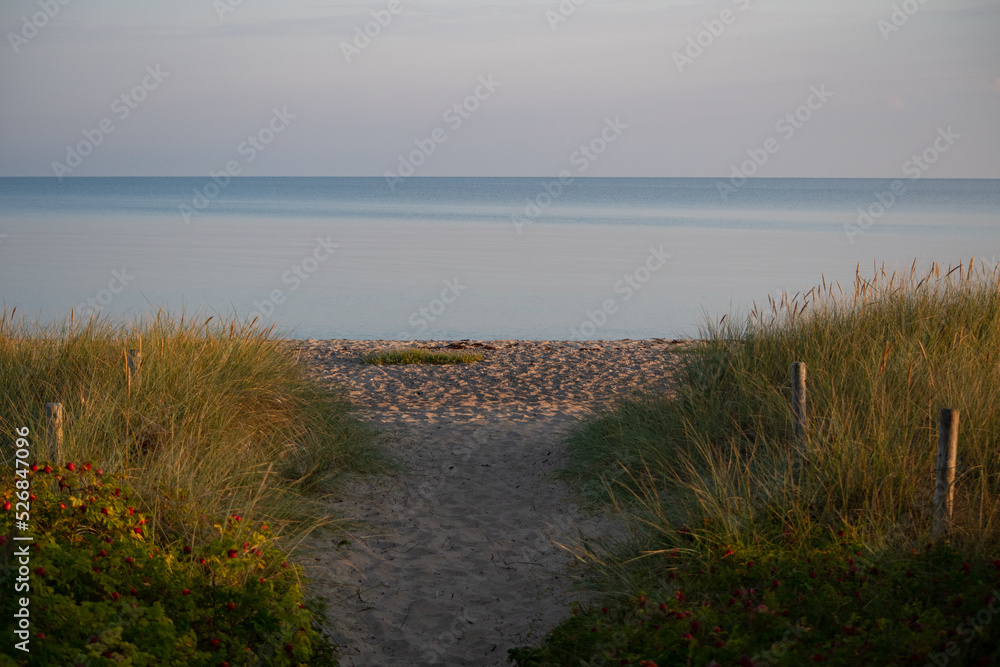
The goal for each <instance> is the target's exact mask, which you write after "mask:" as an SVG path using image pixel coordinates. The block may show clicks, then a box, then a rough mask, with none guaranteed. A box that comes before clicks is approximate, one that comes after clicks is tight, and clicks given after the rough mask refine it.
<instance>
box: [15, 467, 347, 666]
mask: <svg viewBox="0 0 1000 667" xmlns="http://www.w3.org/2000/svg"><path fill="white" fill-rule="evenodd" d="M72 467H73V468H75V470H73V471H71V470H69V469H68V468H69V464H67V465H66V466H59V467H56V466H54V465H51V464H50V465H46V464H45V463H44V462H41V463H37V464H35V465H33V466H31V468H28V467H27V466H26V465H24V464H23V462H22V464H21V465H19V466H18V467H16V468H14V469H9V468H7V469H4V470H2V471H0V590H3V591H4V594H3V595H2V596H0V635H3V636H4V637H6V638H7V640H6V641H5V644H4V645H3V647H2V648H0V651H2V652H3V653H7V654H9V655H10V656H13V658H14V659H15V663H14V664H18V665H28V664H30V665H72V664H86V665H105V664H106V665H111V664H124V665H219V664H226V663H228V664H231V665H243V664H267V665H300V664H311V665H321V664H327V665H336V664H337V663H336V660H335V659H334V657H333V647H332V646H331V645H330V644H329V642H328V640H327V639H326V638H325V637H324V636H323V635H322V634H321V632H320V631H319V630H318V629H317V628H318V624H317V622H316V621H317V618H318V617H320V616H321V613H322V610H321V609H320V608H318V607H315V606H314V607H313V608H312V609H310V608H309V607H307V605H305V604H304V601H303V596H302V590H301V588H300V585H301V580H300V577H301V572H300V570H299V568H298V567H292V566H289V565H288V563H287V562H286V561H285V556H284V552H283V551H282V549H281V548H280V547H279V545H278V543H277V538H276V536H275V535H274V534H273V533H272V532H271V530H270V529H269V528H268V527H267V526H266V525H260V524H258V525H256V526H250V525H248V524H249V522H248V521H246V520H245V519H244V518H243V517H242V516H240V515H238V514H237V515H231V516H229V517H227V518H226V519H225V521H224V522H223V521H219V522H214V523H213V522H212V521H210V520H209V518H208V517H205V518H204V519H203V520H200V521H199V523H198V526H197V529H196V530H195V531H193V532H190V531H189V535H192V536H193V538H194V539H192V540H190V541H188V540H182V541H177V542H174V543H172V544H169V545H163V546H157V543H156V540H155V539H154V536H155V535H157V534H158V532H159V531H156V530H155V529H154V528H155V527H154V526H153V525H152V522H151V521H149V520H147V518H146V517H145V516H144V515H143V514H142V513H141V512H139V511H136V508H135V507H134V506H133V503H134V502H135V497H134V492H133V491H132V490H131V489H130V488H129V486H128V485H127V484H126V480H125V479H123V478H121V477H117V476H114V475H106V474H104V473H103V471H100V470H98V469H96V468H95V467H93V466H92V465H90V464H89V463H88V464H79V465H73V466H72ZM29 484H30V487H29V488H26V489H20V488H19V487H25V486H27V485H29ZM19 491H26V492H27V493H29V494H30V496H29V497H28V500H27V501H21V502H26V504H27V505H28V507H29V509H28V511H29V512H30V519H29V525H30V533H29V534H31V535H33V536H35V538H36V542H35V543H34V544H33V545H32V547H31V548H30V549H29V553H30V556H29V557H30V566H29V569H30V572H31V574H30V578H29V583H30V590H29V591H26V592H25V591H22V592H18V593H15V594H11V592H12V591H14V590H15V584H16V583H17V577H18V568H19V567H20V561H19V559H20V558H23V557H22V556H20V555H18V556H15V548H20V547H22V546H23V545H24V544H25V543H20V542H15V541H14V539H13V538H14V536H16V535H18V534H19V532H18V531H16V530H15V513H16V512H20V511H23V510H24V506H18V504H17V503H18V502H19V498H18V497H17V495H16V494H17V493H18V492H19ZM7 502H10V503H11V506H10V507H9V508H7V509H3V508H6V507H7V505H6V503H7ZM21 596H25V597H27V598H29V599H30V606H29V609H30V613H31V638H30V650H31V652H30V654H25V653H21V652H20V651H17V650H15V649H14V648H13V644H14V641H12V640H11V637H13V636H14V635H13V631H14V629H15V627H14V626H13V622H14V621H15V619H14V612H15V609H16V608H19V603H18V599H19V598H20V597H21ZM16 605H17V606H16ZM0 664H4V663H3V661H2V660H0ZM7 664H11V663H10V661H9V660H8V661H7Z"/></svg>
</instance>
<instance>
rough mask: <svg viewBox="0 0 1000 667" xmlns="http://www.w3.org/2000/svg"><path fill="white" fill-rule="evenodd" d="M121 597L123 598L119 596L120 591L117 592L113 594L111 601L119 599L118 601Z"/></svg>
mask: <svg viewBox="0 0 1000 667" xmlns="http://www.w3.org/2000/svg"><path fill="white" fill-rule="evenodd" d="M120 597H121V596H120V595H118V591H115V592H114V593H112V594H111V599H112V600H117V599H118V598H120Z"/></svg>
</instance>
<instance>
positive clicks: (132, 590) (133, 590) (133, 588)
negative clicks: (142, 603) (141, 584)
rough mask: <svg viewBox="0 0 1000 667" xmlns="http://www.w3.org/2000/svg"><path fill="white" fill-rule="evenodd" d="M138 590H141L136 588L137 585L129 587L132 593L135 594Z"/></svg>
mask: <svg viewBox="0 0 1000 667" xmlns="http://www.w3.org/2000/svg"><path fill="white" fill-rule="evenodd" d="M138 592H139V589H138V588H136V587H135V586H133V587H132V588H130V589H129V593H131V594H132V595H135V594H137V593H138Z"/></svg>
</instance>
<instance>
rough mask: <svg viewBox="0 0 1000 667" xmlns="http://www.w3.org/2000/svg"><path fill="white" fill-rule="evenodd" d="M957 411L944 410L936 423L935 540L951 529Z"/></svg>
mask: <svg viewBox="0 0 1000 667" xmlns="http://www.w3.org/2000/svg"><path fill="white" fill-rule="evenodd" d="M958 414H959V413H958V410H952V409H951V408H944V409H943V410H941V419H940V421H939V422H938V453H937V470H936V478H935V483H934V525H933V528H932V535H933V538H934V539H935V540H937V539H938V538H939V537H941V536H942V535H945V534H947V533H948V531H949V530H950V529H951V513H952V508H953V500H954V491H955V464H956V461H957V460H958Z"/></svg>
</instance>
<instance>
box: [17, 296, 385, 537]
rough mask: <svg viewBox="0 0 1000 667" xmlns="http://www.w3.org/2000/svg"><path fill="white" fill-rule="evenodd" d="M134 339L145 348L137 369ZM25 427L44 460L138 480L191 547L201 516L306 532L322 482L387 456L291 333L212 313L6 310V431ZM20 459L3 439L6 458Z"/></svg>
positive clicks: (159, 516) (380, 463) (318, 516)
mask: <svg viewBox="0 0 1000 667" xmlns="http://www.w3.org/2000/svg"><path fill="white" fill-rule="evenodd" d="M129 349H138V350H140V351H141V358H142V365H141V369H140V371H139V373H138V375H137V376H136V377H135V378H134V379H130V377H129V374H128V372H127V369H126V354H127V350H129ZM54 402H58V403H61V404H62V405H63V411H64V420H65V424H64V447H63V452H61V454H58V455H57V453H56V452H53V451H48V450H47V449H46V445H45V442H44V438H43V437H42V435H43V429H44V419H43V411H44V405H45V404H46V403H54ZM21 426H28V427H30V429H31V433H32V436H33V438H34V439H33V442H34V445H33V447H35V448H36V455H37V456H38V458H49V459H51V460H53V461H55V460H56V459H57V458H61V459H62V461H61V462H65V461H77V462H83V461H92V462H93V463H94V465H95V466H100V467H102V468H103V469H104V470H105V471H107V472H115V473H121V474H124V475H126V476H128V477H129V478H130V479H131V480H132V484H133V487H134V489H135V491H136V493H137V494H138V495H139V496H140V498H139V504H140V505H141V507H142V510H143V511H144V512H146V513H147V514H149V515H151V516H153V517H154V518H155V521H154V525H156V526H157V527H158V528H159V529H160V530H161V531H162V534H161V535H160V536H159V537H160V538H162V539H168V540H169V539H185V540H187V541H188V543H190V540H192V539H194V538H195V537H196V536H194V535H191V534H190V533H191V531H192V530H193V528H192V527H193V526H196V525H198V524H199V518H200V516H201V515H209V516H220V517H221V516H228V515H231V514H233V513H235V512H238V513H240V514H241V515H242V516H245V517H247V518H252V519H259V520H261V521H267V523H269V524H270V525H271V526H272V528H273V529H274V530H275V531H276V532H277V533H279V534H281V533H285V534H287V535H289V536H293V535H298V536H301V535H302V534H304V533H305V532H307V531H308V530H310V529H312V528H314V527H315V526H316V525H318V524H319V523H321V522H322V521H323V520H324V519H323V518H322V516H323V513H322V512H320V511H319V509H318V505H317V504H315V503H312V502H310V498H312V497H313V496H312V494H311V492H314V491H317V490H322V489H323V488H325V487H327V486H329V485H330V484H331V483H332V482H334V481H335V480H336V478H337V476H338V475H340V474H341V473H344V472H348V471H350V472H362V473H363V472H376V471H379V470H380V469H382V468H383V467H384V466H385V465H386V464H387V459H386V457H384V456H383V455H382V454H380V453H379V451H378V450H377V449H376V448H375V447H374V446H373V444H372V443H373V436H374V433H373V432H372V430H371V429H370V428H368V427H367V426H365V425H363V424H362V423H361V422H359V421H357V420H356V419H355V418H354V417H353V416H352V415H351V411H350V407H349V405H348V402H347V400H346V398H345V397H343V396H340V395H336V394H331V393H328V392H326V391H324V390H322V389H321V388H319V387H318V386H316V385H315V384H314V383H312V382H310V381H309V380H308V379H306V376H305V373H304V369H303V367H302V366H301V365H300V364H299V363H297V361H296V359H295V354H294V351H293V349H292V347H291V346H290V345H289V344H288V343H286V342H284V341H280V340H277V339H275V338H273V337H272V334H271V332H270V331H261V330H259V329H257V328H255V327H253V326H250V325H247V324H240V323H237V322H219V321H213V320H212V318H209V319H208V320H204V321H197V322H195V321H192V320H189V319H188V320H185V319H184V317H180V318H176V317H168V316H164V315H162V314H161V315H158V316H157V317H156V318H150V319H145V320H141V321H136V322H128V323H115V322H111V321H108V320H102V319H91V320H89V321H84V322H81V321H79V320H77V321H73V320H72V319H71V320H70V321H68V322H64V323H61V324H58V325H52V326H41V325H38V324H33V323H29V322H25V321H23V320H17V319H15V313H14V312H11V313H7V312H4V313H3V317H2V318H0V432H3V433H12V432H13V430H14V429H15V428H17V427H21ZM11 456H12V451H11V450H10V448H6V449H4V450H3V451H2V453H0V463H3V464H10V463H11Z"/></svg>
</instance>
